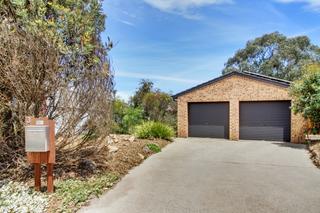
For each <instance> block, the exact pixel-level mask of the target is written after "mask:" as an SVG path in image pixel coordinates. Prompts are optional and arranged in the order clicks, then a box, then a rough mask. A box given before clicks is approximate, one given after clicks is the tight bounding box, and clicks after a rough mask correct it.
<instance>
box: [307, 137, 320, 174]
mask: <svg viewBox="0 0 320 213" xmlns="http://www.w3.org/2000/svg"><path fill="white" fill-rule="evenodd" d="M308 148H309V151H310V154H311V156H310V158H311V160H312V162H313V163H314V165H316V166H317V167H318V168H320V142H312V143H309V146H308Z"/></svg>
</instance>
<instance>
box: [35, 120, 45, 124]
mask: <svg viewBox="0 0 320 213" xmlns="http://www.w3.org/2000/svg"><path fill="white" fill-rule="evenodd" d="M36 125H44V121H43V120H36Z"/></svg>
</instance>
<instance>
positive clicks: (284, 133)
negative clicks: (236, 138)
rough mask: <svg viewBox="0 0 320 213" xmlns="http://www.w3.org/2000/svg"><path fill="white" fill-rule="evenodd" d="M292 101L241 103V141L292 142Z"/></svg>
mask: <svg viewBox="0 0 320 213" xmlns="http://www.w3.org/2000/svg"><path fill="white" fill-rule="evenodd" d="M290 120H291V111H290V101H268V102H240V139H248V140H272V141H290V122H291V121H290Z"/></svg>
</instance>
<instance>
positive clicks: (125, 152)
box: [106, 136, 170, 175]
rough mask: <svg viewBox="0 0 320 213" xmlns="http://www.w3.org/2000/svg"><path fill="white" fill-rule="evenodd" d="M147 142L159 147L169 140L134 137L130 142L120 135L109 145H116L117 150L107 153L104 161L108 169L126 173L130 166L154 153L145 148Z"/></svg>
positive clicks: (121, 173) (122, 173)
mask: <svg viewBox="0 0 320 213" xmlns="http://www.w3.org/2000/svg"><path fill="white" fill-rule="evenodd" d="M149 143H153V144H157V145H158V146H159V147H160V148H163V147H164V146H166V145H167V144H168V143H170V142H169V141H166V140H160V139H155V140H145V139H134V141H132V142H130V141H129V140H126V139H123V136H120V137H119V141H118V142H113V143H112V144H111V146H114V147H117V148H118V150H117V151H115V152H113V153H110V154H109V156H108V159H107V162H106V163H107V167H108V170H110V171H111V172H115V173H119V174H120V175H124V174H127V173H128V171H129V170H130V169H131V168H133V167H135V166H137V165H139V164H140V163H141V162H142V161H143V160H144V159H145V158H147V157H149V156H150V155H152V154H154V153H152V152H150V151H148V150H147V149H145V147H146V145H147V144H149Z"/></svg>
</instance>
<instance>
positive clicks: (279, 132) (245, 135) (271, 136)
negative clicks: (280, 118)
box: [240, 126, 288, 141]
mask: <svg viewBox="0 0 320 213" xmlns="http://www.w3.org/2000/svg"><path fill="white" fill-rule="evenodd" d="M240 132H241V139H250V140H269V141H277V140H280V139H282V138H285V137H286V135H287V134H288V132H287V130H286V129H285V128H283V127H277V126H275V127H272V126H262V127H261V126H260V127H259V126H258V127H252V126H245V127H240ZM253 132H254V134H252V133H253ZM266 132H268V134H266ZM281 141H282V140H281Z"/></svg>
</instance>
